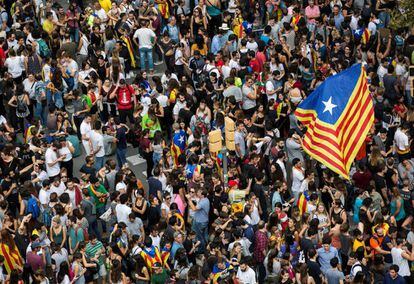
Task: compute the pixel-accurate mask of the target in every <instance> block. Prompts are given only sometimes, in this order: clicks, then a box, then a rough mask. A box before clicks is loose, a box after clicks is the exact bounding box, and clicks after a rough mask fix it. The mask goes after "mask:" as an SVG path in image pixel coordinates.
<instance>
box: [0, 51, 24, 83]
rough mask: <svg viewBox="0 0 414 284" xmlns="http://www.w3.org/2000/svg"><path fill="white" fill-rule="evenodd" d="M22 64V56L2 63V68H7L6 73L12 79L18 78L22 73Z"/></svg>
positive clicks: (10, 58)
mask: <svg viewBox="0 0 414 284" xmlns="http://www.w3.org/2000/svg"><path fill="white" fill-rule="evenodd" d="M23 62H24V57H23V56H15V57H9V58H7V59H6V61H5V62H4V66H5V67H7V72H8V73H10V74H11V75H12V77H13V78H18V77H20V76H21V75H22V73H23V68H22V64H23Z"/></svg>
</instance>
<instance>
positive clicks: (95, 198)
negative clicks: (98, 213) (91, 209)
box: [88, 184, 108, 209]
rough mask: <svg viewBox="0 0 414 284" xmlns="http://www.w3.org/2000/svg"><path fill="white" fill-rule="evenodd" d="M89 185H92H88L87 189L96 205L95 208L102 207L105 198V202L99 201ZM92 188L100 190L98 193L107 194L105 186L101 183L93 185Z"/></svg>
mask: <svg viewBox="0 0 414 284" xmlns="http://www.w3.org/2000/svg"><path fill="white" fill-rule="evenodd" d="M91 186H92V185H90V186H89V187H88V191H89V194H90V196H92V197H93V200H95V207H96V209H98V208H102V207H104V206H105V204H106V200H107V199H105V202H101V201H99V198H98V197H97V196H96V195H95V194H94V193H93V192H92V189H91ZM94 189H95V191H96V192H100V193H104V194H107V193H108V192H107V191H106V189H105V187H104V186H103V185H102V184H101V185H99V186H98V187H95V188H94Z"/></svg>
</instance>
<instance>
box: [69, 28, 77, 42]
mask: <svg viewBox="0 0 414 284" xmlns="http://www.w3.org/2000/svg"><path fill="white" fill-rule="evenodd" d="M69 33H70V39H71V40H72V41H73V42H76V43H78V42H79V29H78V28H69Z"/></svg>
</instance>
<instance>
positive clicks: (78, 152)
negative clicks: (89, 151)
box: [66, 135, 82, 158]
mask: <svg viewBox="0 0 414 284" xmlns="http://www.w3.org/2000/svg"><path fill="white" fill-rule="evenodd" d="M66 140H67V141H69V142H70V143H72V146H73V148H75V152H73V154H72V156H73V157H74V158H76V157H79V156H80V155H81V154H82V150H81V147H80V142H79V138H78V136H76V135H69V136H68V137H66Z"/></svg>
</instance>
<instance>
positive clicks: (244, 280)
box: [236, 267, 257, 284]
mask: <svg viewBox="0 0 414 284" xmlns="http://www.w3.org/2000/svg"><path fill="white" fill-rule="evenodd" d="M236 277H237V278H238V279H239V282H240V283H241V284H255V283H257V281H256V272H254V270H253V269H252V268H250V267H248V268H247V269H246V271H242V270H241V269H240V267H239V269H238V270H237V275H236Z"/></svg>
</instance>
